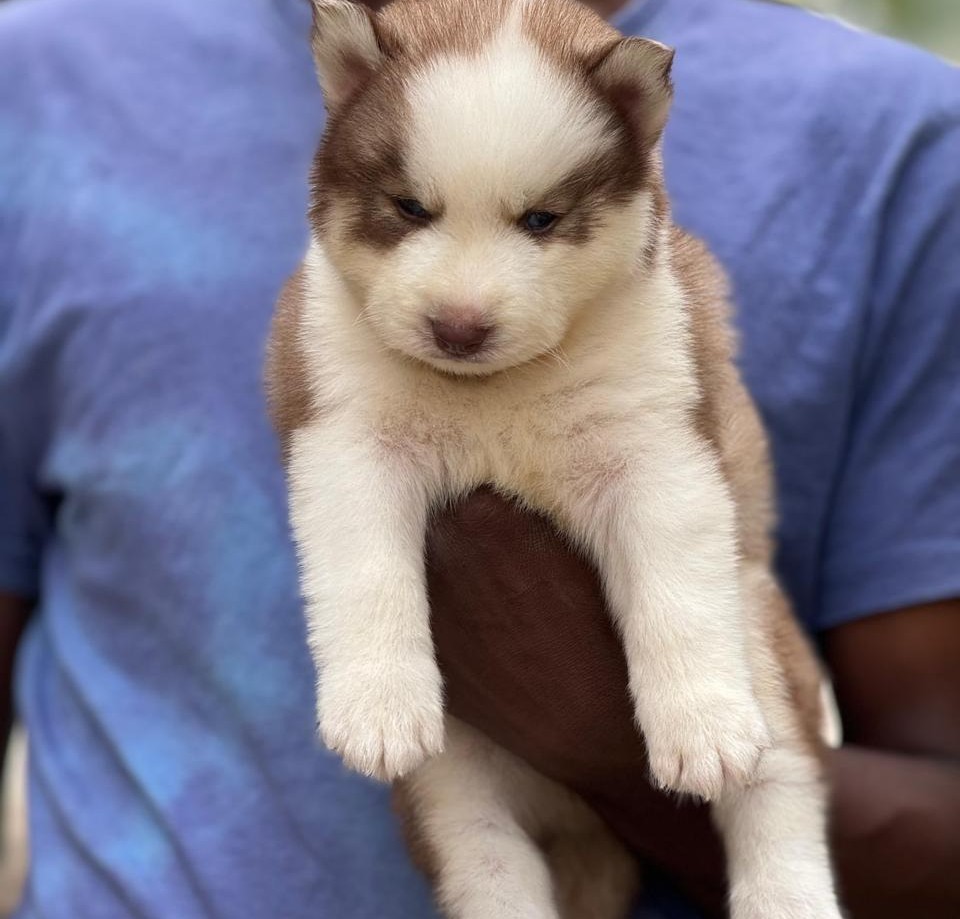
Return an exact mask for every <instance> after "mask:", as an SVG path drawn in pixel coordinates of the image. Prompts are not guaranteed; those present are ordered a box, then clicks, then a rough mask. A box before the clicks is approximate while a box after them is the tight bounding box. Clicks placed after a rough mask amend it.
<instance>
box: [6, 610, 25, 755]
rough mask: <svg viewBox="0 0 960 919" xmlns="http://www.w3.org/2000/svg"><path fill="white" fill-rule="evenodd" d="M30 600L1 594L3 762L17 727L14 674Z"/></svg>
mask: <svg viewBox="0 0 960 919" xmlns="http://www.w3.org/2000/svg"><path fill="white" fill-rule="evenodd" d="M30 610H31V603H30V601H29V600H28V599H27V598H26V597H22V596H18V595H16V594H11V593H4V592H2V591H0V762H3V760H4V758H5V757H4V754H5V752H6V749H7V744H8V742H9V739H10V729H11V728H12V726H13V718H14V711H13V673H14V666H15V663H16V655H17V648H18V646H19V644H20V638H21V636H22V635H23V630H24V628H25V627H26V624H27V620H28V619H29V618H30Z"/></svg>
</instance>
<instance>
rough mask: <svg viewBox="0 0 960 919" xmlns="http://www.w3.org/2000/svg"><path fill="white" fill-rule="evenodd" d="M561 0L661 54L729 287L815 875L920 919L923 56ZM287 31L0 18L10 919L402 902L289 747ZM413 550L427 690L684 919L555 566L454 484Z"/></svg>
mask: <svg viewBox="0 0 960 919" xmlns="http://www.w3.org/2000/svg"><path fill="white" fill-rule="evenodd" d="M595 5H596V6H597V7H598V8H599V9H600V10H601V12H604V13H605V14H608V15H610V16H612V17H614V18H613V21H614V22H615V23H616V24H617V25H618V27H620V28H621V29H622V30H623V31H625V32H627V33H629V34H643V35H647V36H649V37H653V38H656V39H658V40H660V41H663V42H665V43H667V44H669V45H671V46H674V47H676V48H677V49H678V56H677V62H676V70H675V83H676V107H675V110H674V116H673V121H672V123H671V126H670V128H669V129H668V133H667V137H666V148H665V161H666V164H667V182H668V186H669V189H670V192H671V196H672V199H673V201H674V206H675V211H676V216H677V219H678V222H679V223H681V224H682V225H685V226H686V227H688V228H689V229H691V230H692V231H693V232H695V233H697V234H698V235H700V236H702V237H703V238H705V239H706V240H707V241H708V242H709V243H710V245H711V247H712V248H713V250H714V252H715V253H716V254H717V255H718V256H719V257H720V259H721V261H722V262H723V263H724V265H725V266H726V268H727V270H728V271H729V272H730V273H731V276H732V278H733V281H734V288H735V292H736V300H737V303H738V308H739V319H738V325H739V328H740V331H741V335H742V361H741V363H742V367H743V370H744V374H745V377H746V380H747V382H748V384H749V385H750V388H751V390H752V393H753V395H754V397H755V399H756V400H757V402H758V404H759V405H760V407H761V409H762V411H763V413H764V417H765V420H766V422H767V425H768V429H769V431H770V435H771V439H772V442H773V446H774V452H775V459H776V465H777V475H778V486H779V499H780V519H781V523H780V529H779V533H778V536H779V540H780V547H781V550H780V575H781V577H782V579H783V581H784V584H785V585H786V587H787V588H788V590H789V592H790V594H791V597H792V600H793V602H794V604H795V606H796V609H797V611H798V613H799V615H800V616H801V618H802V619H803V621H804V623H805V624H806V625H807V626H808V628H809V630H810V632H811V633H812V634H814V635H815V636H816V637H817V639H818V641H819V643H820V646H821V648H822V649H823V652H824V655H825V658H826V660H827V662H828V664H829V666H830V668H831V672H832V675H833V678H834V681H835V685H836V687H837V691H838V696H839V701H840V707H841V714H842V716H843V719H844V725H845V729H846V736H847V743H846V745H845V746H844V747H843V748H841V749H840V750H838V751H836V752H835V753H833V754H832V756H831V765H830V768H831V775H832V778H833V782H834V797H835V801H834V814H835V816H834V840H835V856H836V859H837V863H838V867H839V877H840V882H841V886H842V890H843V894H844V900H845V902H846V903H847V904H848V906H849V907H850V909H851V912H852V915H853V916H854V917H857V919H859V917H863V919H884V917H887V916H890V917H892V916H904V915H911V916H919V917H931V919H937V917H940V916H943V917H947V916H954V915H956V913H957V909H958V904H960V889H958V886H957V880H956V877H957V872H956V871H955V870H954V867H955V865H956V864H957V863H958V860H960V832H958V829H957V827H958V826H960V766H958V765H957V764H958V762H960V734H958V733H957V726H958V725H960V676H958V673H957V668H956V666H955V663H956V661H957V660H958V659H960V617H958V616H957V613H958V612H960V599H958V598H960V565H958V564H957V559H958V557H960V523H958V521H960V429H958V425H960V411H958V403H957V399H958V395H957V393H958V392H960V386H958V384H960V367H958V366H957V357H956V356H957V354H960V271H958V270H957V268H956V266H955V264H954V254H955V252H956V250H957V246H958V243H960V207H958V206H957V205H958V203H960V174H958V172H957V169H956V165H955V164H956V162H957V161H958V160H960V155H958V154H960V78H958V75H957V73H956V71H954V70H953V69H951V68H950V67H948V66H947V65H945V64H941V63H939V62H937V61H935V60H933V59H931V58H929V57H928V56H927V55H925V54H923V53H921V52H917V51H914V50H912V49H908V48H905V47H903V46H900V45H897V44H895V43H891V42H887V41H885V40H882V39H879V38H875V37H870V36H865V35H861V34H857V33H853V32H851V31H848V30H846V29H844V28H843V27H841V26H839V25H837V24H835V23H830V22H826V21H823V20H819V19H815V18H813V17H810V16H808V15H807V14H805V13H802V12H799V11H795V10H790V9H786V8H782V7H779V6H776V5H773V4H767V3H762V2H756V0H730V2H727V3H723V4H716V3H710V2H708V0H662V2H661V0H645V2H633V3H628V4H625V5H620V4H616V3H598V4H595ZM308 18H309V10H308V9H307V8H306V6H305V5H303V4H300V3H298V2H296V0H250V3H248V4H245V5H243V6H242V7H237V6H236V4H233V3H231V4H227V3H226V2H225V0H212V2H210V3H208V4H204V5H203V8H202V9H200V8H199V7H198V6H197V5H196V4H191V3H187V2H186V0H174V2H166V3H162V4H161V3H159V2H153V0H150V2H146V3H143V4H140V5H138V7H137V10H136V13H135V14H133V13H132V12H131V11H130V10H129V9H128V8H127V7H126V6H125V5H120V4H116V3H113V2H111V0H82V2H79V3H78V2H76V0H74V2H71V3H67V2H66V0H32V2H30V3H27V2H25V0H20V2H14V3H12V4H10V5H7V6H5V7H4V8H3V10H2V11H0V87H2V89H0V94H2V100H3V101H2V105H0V147H2V150H0V187H2V188H3V189H4V192H3V197H2V199H0V251H3V253H4V259H3V262H2V263H0V508H2V514H0V590H2V592H3V597H4V598H3V601H2V602H3V607H4V611H3V612H4V615H3V616H2V618H0V622H2V623H3V628H4V631H5V633H6V635H5V637H6V638H7V641H6V642H5V644H4V647H5V654H4V661H5V665H6V669H7V671H9V670H10V666H11V662H12V659H13V658H12V654H13V646H14V644H15V639H16V638H17V633H18V631H19V629H20V626H21V624H22V622H23V620H24V618H25V616H26V612H27V610H29V609H31V608H34V609H35V612H34V617H33V621H32V622H31V623H30V625H29V628H28V631H27V635H26V638H25V639H24V641H23V643H22V645H21V647H20V651H19V655H18V658H19V659H18V674H17V679H18V694H19V705H20V709H21V711H22V713H23V716H24V719H25V721H26V724H27V727H28V730H29V732H30V737H31V743H32V765H31V792H30V804H31V831H32V847H33V853H32V854H33V866H32V869H31V876H30V880H29V884H28V887H27V891H26V894H25V897H24V902H23V904H22V906H21V908H20V911H19V913H18V915H19V916H20V917H24V919H26V917H31V919H32V917H34V916H48V917H59V916H71V917H73V916H92V917H101V916H102V917H107V919H113V917H117V919H126V917H134V916H137V917H140V916H149V917H154V916H156V917H161V916H163V917H168V916H171V915H176V916H182V917H193V916H198V917H200V916H204V917H205V916H217V917H221V916H222V917H231V916H237V917H240V916H244V917H246V916H285V917H286V916H289V917H294V919H297V917H300V916H303V917H305V919H306V917H308V916H310V917H313V916H316V915H336V916H343V917H345V919H351V917H354V916H356V917H361V916H365V915H374V914H375V915H378V916H384V917H390V916H396V917H408V916H416V915H424V916H426V915H430V914H431V913H430V909H431V908H430V906H429V900H428V896H427V892H426V890H425V887H424V886H423V884H422V882H421V881H419V879H418V878H417V877H416V875H415V874H414V872H413V870H412V868H410V866H409V865H408V862H407V858H406V854H405V853H404V851H403V849H402V846H401V844H400V841H399V838H398V835H397V832H396V828H395V826H394V824H393V822H392V819H391V816H390V813H389V807H388V803H387V799H386V794H385V791H384V790H383V789H382V788H379V787H376V786H373V785H370V784H367V783H365V782H363V781H361V780H359V779H356V778H353V777H348V776H346V775H344V774H343V773H342V772H341V770H340V768H339V765H338V764H337V763H336V762H335V760H334V759H333V758H332V757H331V756H329V755H327V754H326V753H324V752H323V751H321V750H320V749H319V747H318V745H317V744H316V742H315V740H314V725H313V703H312V692H313V685H312V674H311V665H310V662H309V659H308V657H307V655H306V652H305V649H304V643H303V634H302V624H301V619H300V615H299V609H298V600H297V595H296V594H297V592H296V577H295V569H294V563H293V555H292V550H291V549H290V545H289V539H288V535H287V528H286V515H285V503H284V496H283V487H282V481H281V475H280V471H279V463H278V459H277V455H276V445H275V443H274V440H273V437H272V435H271V433H270V430H269V425H268V422H267V419H266V415H265V411H264V407H263V398H262V393H261V387H260V381H259V367H260V364H261V357H262V347H263V341H264V338H265V335H266V326H267V322H268V320H269V316H270V313H271V310H272V303H273V298H274V296H275V294H276V292H277V290H278V289H279V287H280V284H281V283H282V281H283V279H284V277H285V276H286V275H287V274H288V273H289V271H290V270H291V269H292V267H293V265H294V264H295V262H296V260H297V259H298V257H299V255H300V253H301V250H302V248H303V245H304V242H305V229H304V225H303V222H302V214H303V211H304V193H305V188H306V183H305V175H306V172H307V170H308V168H309V160H310V157H311V155H312V152H313V149H314V147H315V144H316V139H317V135H318V132H319V130H320V128H321V125H322V117H323V115H322V112H321V110H320V103H319V91H318V90H317V89H316V83H315V80H314V77H313V74H312V64H311V61H310V58H309V52H308V48H307V42H306V28H307V25H308ZM465 547H469V549H466V548H465ZM430 552H431V571H432V572H433V581H432V598H433V606H434V611H435V614H434V617H433V621H434V630H435V638H436V641H437V646H438V652H439V654H440V657H441V660H442V662H443V664H444V670H445V677H446V689H447V694H448V703H449V706H450V707H451V710H453V711H454V712H455V713H456V714H458V715H459V716H460V717H462V718H464V719H465V720H468V721H470V722H472V723H473V724H475V725H476V726H478V727H480V728H481V729H483V730H484V731H486V732H487V733H489V734H490V735H491V736H492V737H494V739H496V740H497V741H498V742H499V743H501V745H503V746H505V747H507V748H508V749H511V750H513V751H514V752H516V753H519V754H520V755H522V756H524V757H525V758H527V759H528V760H529V761H530V762H531V763H533V764H534V765H536V767H537V768H538V769H540V770H541V771H543V772H545V773H546V774H549V775H552V776H553V777H555V778H558V779H560V780H561V781H564V782H566V783H567V784H570V785H572V786H573V787H575V788H576V789H577V790H578V791H580V792H581V793H582V794H584V795H585V796H586V797H587V798H588V799H589V800H590V801H591V802H592V803H593V804H594V805H595V806H596V807H597V808H598V809H599V810H600V811H601V812H602V813H603V814H604V815H605V816H606V817H607V819H608V821H609V822H610V823H611V825H612V826H613V827H614V828H615V829H616V830H617V831H618V832H619V833H620V834H621V835H622V836H623V837H624V838H625V839H627V840H628V841H629V842H630V844H631V845H632V847H633V849H634V850H635V851H636V852H637V853H638V854H640V855H641V857H643V858H644V859H645V860H647V861H649V862H650V863H651V864H652V865H653V867H654V868H656V869H659V871H660V873H662V874H663V875H665V876H667V877H669V879H670V880H671V882H672V885H673V886H675V887H677V888H679V889H680V890H681V891H682V892H683V893H684V894H685V897H686V900H687V901H688V902H690V901H692V902H696V903H698V904H699V905H700V908H701V909H702V910H705V911H706V912H707V913H708V914H709V913H711V912H713V913H716V911H717V910H718V909H719V908H720V907H719V906H718V904H719V903H720V902H721V901H722V892H720V891H718V890H717V886H718V883H719V881H720V879H721V878H722V876H723V874H722V867H721V866H719V865H718V864H716V862H715V860H714V853H715V850H714V848H713V846H714V843H713V838H712V836H711V833H710V831H709V828H708V827H707V826H706V824H705V822H704V821H703V819H702V814H701V813H700V812H699V811H698V810H697V809H696V808H692V807H684V808H679V809H678V808H677V806H676V805H675V804H674V803H673V802H670V801H664V799H663V798H662V797H660V796H658V795H656V794H654V793H653V792H651V791H649V790H648V788H647V785H646V778H645V767H644V763H643V754H642V748H641V747H640V746H639V741H638V739H637V734H636V731H635V729H634V727H633V725H632V723H631V720H630V715H629V708H628V707H627V706H626V705H625V701H626V699H625V694H624V693H623V686H624V677H623V672H622V660H621V658H620V655H619V649H618V645H617V643H616V640H615V638H614V636H613V635H612V633H611V632H610V629H609V626H608V625H607V624H606V620H605V618H604V615H603V612H602V604H601V601H600V592H599V589H598V587H597V585H596V583H595V579H594V578H593V575H592V573H591V572H590V571H589V570H588V569H586V568H585V567H584V566H583V564H582V563H581V562H580V561H579V560H578V559H577V558H576V557H574V556H573V555H571V554H570V553H569V552H568V551H567V550H566V549H565V548H564V547H563V544H562V541H560V540H559V539H558V538H557V537H556V535H555V534H553V533H552V532H551V531H550V530H549V528H548V527H546V526H545V525H544V524H543V523H542V522H541V521H539V520H536V519H533V518H531V517H529V516H527V515H523V514H519V513H518V512H516V511H514V510H513V509H511V508H510V507H509V506H508V505H506V504H505V503H503V502H502V501H500V500H499V499H497V498H495V497H493V496H491V495H490V494H486V493H480V494H478V495H476V496H474V497H473V498H471V499H470V500H468V501H467V502H466V503H465V504H464V505H463V506H462V507H461V508H460V509H458V510H455V511H454V512H452V513H450V514H448V515H446V516H445V517H442V518H440V519H438V520H437V521H436V523H435V525H434V527H433V531H432V535H431V546H430ZM504 610H509V615H505V614H504V612H503V611H504ZM661 899H662V900H666V901H667V902H661V903H659V904H657V905H655V906H654V905H649V906H648V907H647V908H648V909H650V910H655V911H656V912H655V913H654V914H657V915H664V916H679V915H683V912H682V911H683V910H684V909H686V908H687V906H685V905H683V904H682V903H681V902H679V901H677V900H675V899H674V898H673V897H672V895H671V896H670V897H664V898H661Z"/></svg>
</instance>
